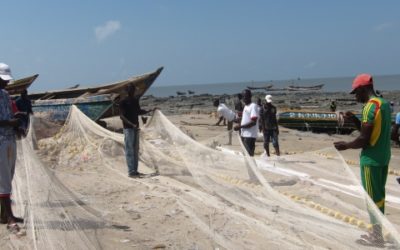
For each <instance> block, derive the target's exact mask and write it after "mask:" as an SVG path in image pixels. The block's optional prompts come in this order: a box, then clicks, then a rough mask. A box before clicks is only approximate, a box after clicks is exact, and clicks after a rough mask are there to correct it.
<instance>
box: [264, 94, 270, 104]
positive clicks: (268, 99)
mask: <svg viewBox="0 0 400 250" xmlns="http://www.w3.org/2000/svg"><path fill="white" fill-rule="evenodd" d="M265 100H266V101H267V103H271V102H272V96H271V95H266V96H265Z"/></svg>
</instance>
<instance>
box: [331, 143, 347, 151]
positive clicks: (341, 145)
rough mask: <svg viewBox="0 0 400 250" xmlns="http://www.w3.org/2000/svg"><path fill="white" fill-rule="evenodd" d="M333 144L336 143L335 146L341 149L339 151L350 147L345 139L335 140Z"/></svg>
mask: <svg viewBox="0 0 400 250" xmlns="http://www.w3.org/2000/svg"><path fill="white" fill-rule="evenodd" d="M333 145H334V146H335V148H336V149H337V150H339V151H342V150H346V149H348V147H347V142H344V141H338V142H334V143H333Z"/></svg>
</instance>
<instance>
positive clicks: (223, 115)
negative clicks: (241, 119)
mask: <svg viewBox="0 0 400 250" xmlns="http://www.w3.org/2000/svg"><path fill="white" fill-rule="evenodd" d="M213 104H214V107H218V108H217V113H218V116H219V120H218V122H217V123H216V124H215V125H216V126H219V124H220V123H221V122H222V120H224V119H226V120H227V121H228V138H229V141H228V145H232V125H233V122H234V121H235V120H236V113H235V112H234V111H232V110H230V109H229V108H228V107H227V106H226V105H225V104H223V103H220V102H219V99H215V100H214V103H213Z"/></svg>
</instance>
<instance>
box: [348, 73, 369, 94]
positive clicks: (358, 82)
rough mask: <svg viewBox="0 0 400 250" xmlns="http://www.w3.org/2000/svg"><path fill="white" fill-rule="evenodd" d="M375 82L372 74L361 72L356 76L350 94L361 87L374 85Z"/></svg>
mask: <svg viewBox="0 0 400 250" xmlns="http://www.w3.org/2000/svg"><path fill="white" fill-rule="evenodd" d="M373 82H374V81H373V79H372V76H371V75H370V74H360V75H358V76H356V78H354V80H353V85H351V88H352V90H351V92H350V94H354V93H355V90H356V89H357V88H359V87H362V86H368V85H373Z"/></svg>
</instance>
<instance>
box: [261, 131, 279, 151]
mask: <svg viewBox="0 0 400 250" xmlns="http://www.w3.org/2000/svg"><path fill="white" fill-rule="evenodd" d="M263 134H264V145H268V144H269V142H270V141H272V145H273V146H274V147H275V148H276V147H279V143H278V131H277V130H276V129H267V130H264V131H263Z"/></svg>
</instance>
